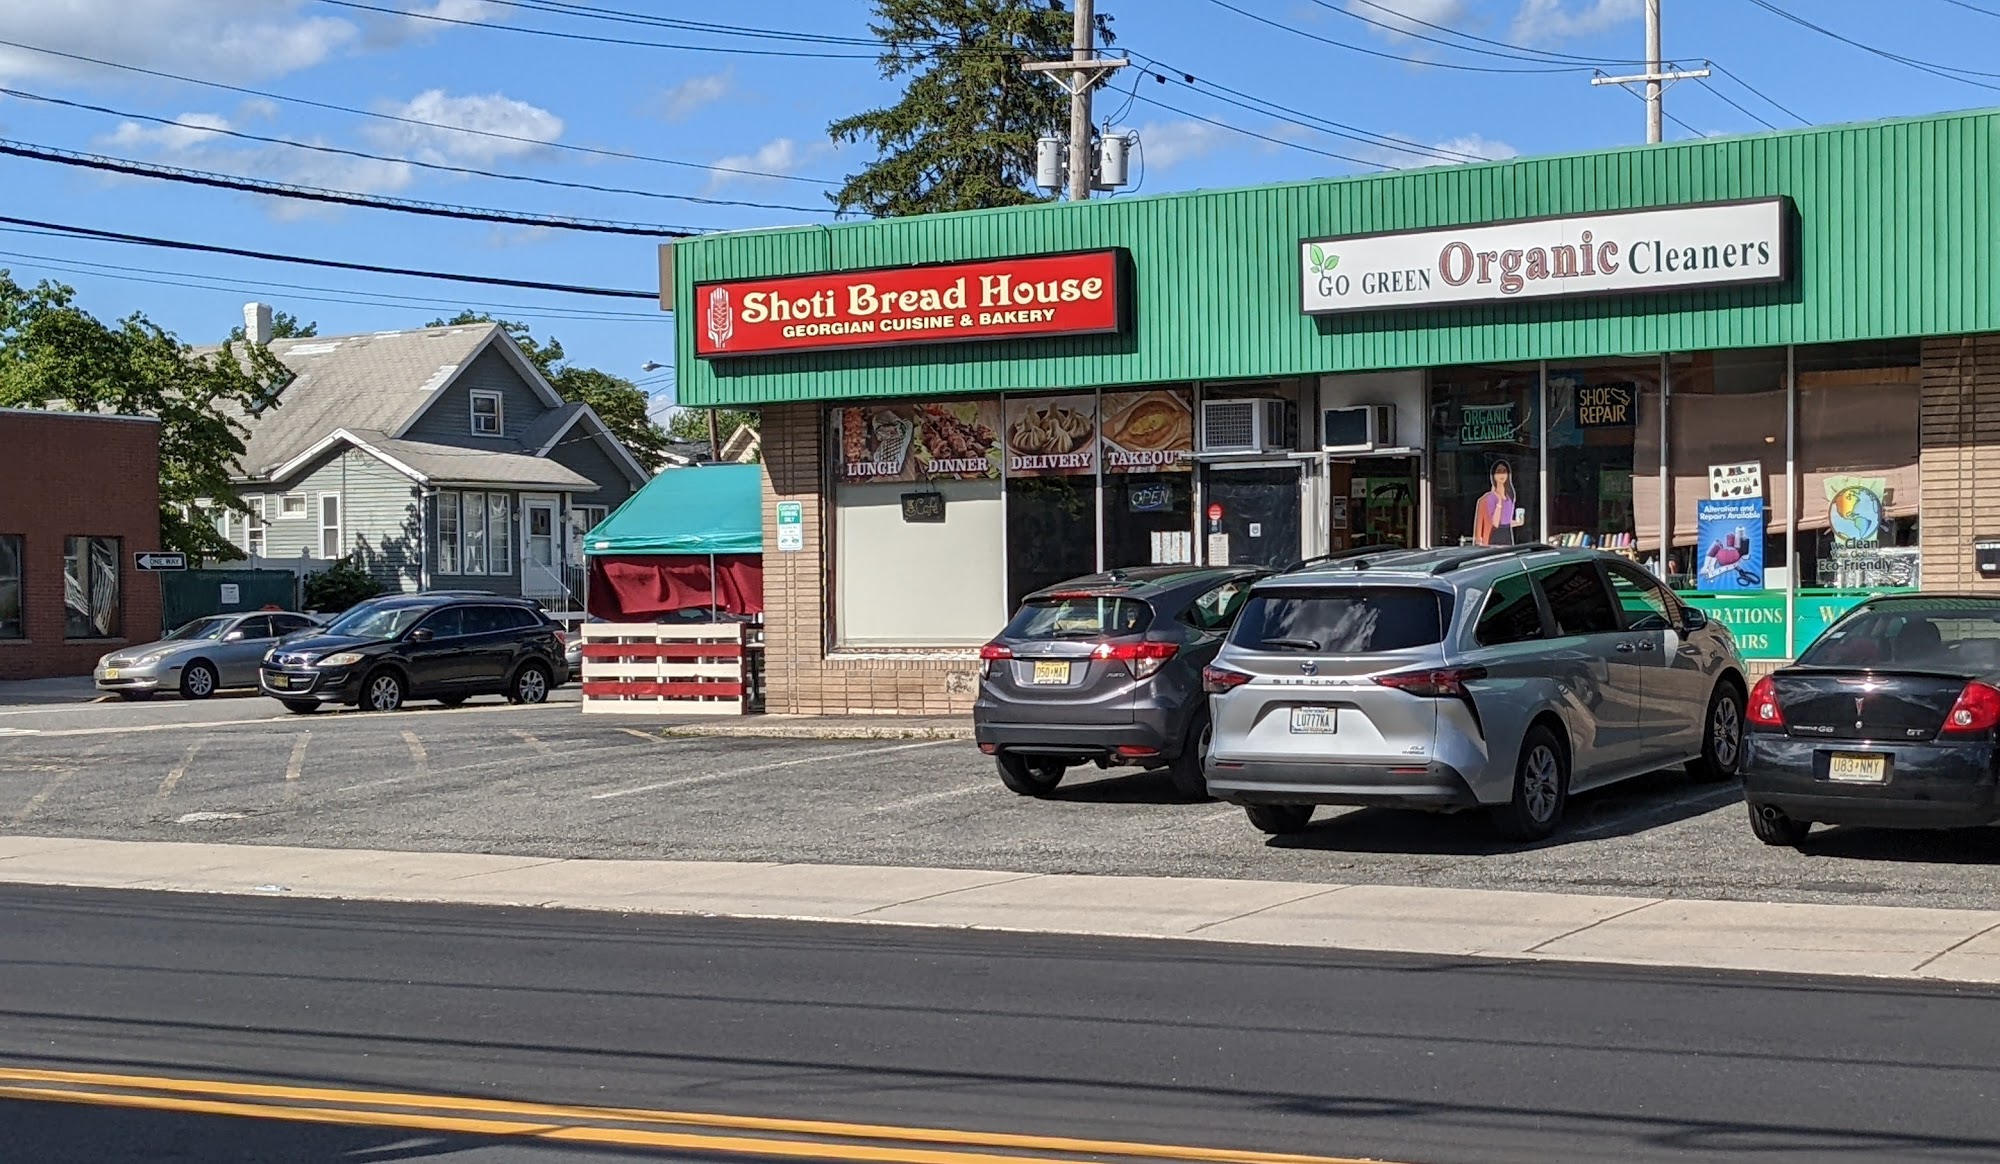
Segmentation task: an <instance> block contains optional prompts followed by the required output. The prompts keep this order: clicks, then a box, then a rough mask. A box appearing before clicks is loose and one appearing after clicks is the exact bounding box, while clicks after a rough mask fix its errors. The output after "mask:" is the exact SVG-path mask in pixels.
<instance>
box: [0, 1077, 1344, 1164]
mask: <svg viewBox="0 0 2000 1164" xmlns="http://www.w3.org/2000/svg"><path fill="white" fill-rule="evenodd" d="M0 1080H11V1081H15V1082H17V1083H45V1084H61V1085H67V1086H61V1087H22V1086H8V1085H6V1084H4V1083H0V1096H9V1095H12V1096H17V1097H22V1098H34V1099H50V1100H62V1101H68V1102H76V1103H100V1104H111V1105H114V1106H129V1107H148V1108H154V1109H158V1110H171V1111H190V1112H206V1113H209V1114H220V1115H251V1116H261V1117H264V1118H269V1119H307V1120H316V1121H320V1122H331V1123H367V1124H373V1125H375V1126H388V1127H401V1128H414V1129H419V1130H434V1131H461V1132H467V1133H474V1134H480V1135H514V1136H535V1137H539V1138H547V1139H575V1140H583V1141H586V1142H592V1143H607V1144H624V1145H628V1146H641V1147H644V1146H651V1147H680V1148H690V1149H702V1150H707V1151H718V1152H736V1153H750V1154H757V1153H761V1154H765V1155H784V1156H801V1157H807V1158H815V1159H825V1158H835V1159H841V1160H867V1161H881V1162H899V1164H1005V1162H1009V1161H1011V1162H1012V1164H1058V1162H1056V1161H1053V1160H1048V1159H1039V1160H1038V1159H1036V1158H1031V1157H1023V1156H1015V1155H1008V1156H992V1155H986V1154H982V1153H976V1152H966V1151H964V1150H963V1149H966V1148H1002V1149H1012V1150H1017V1151H1021V1150H1025V1151H1041V1152H1056V1153H1064V1154H1069V1155H1079V1154H1081V1155H1098V1156H1116V1157H1124V1158H1126V1159H1144V1160H1183V1161H1191V1162H1197V1164H1363V1162H1362V1161H1359V1160H1356V1159H1353V1158H1351V1157H1336V1156H1302V1155H1294V1154H1290V1153H1282V1152H1253V1151H1244V1150H1238V1149H1231V1148H1199V1147H1180V1146H1174V1145H1167V1144H1143V1143H1132V1142H1124V1141H1114V1140H1087V1139H1075V1138H1071V1137H1064V1136H1032V1135H1016V1134H1011V1133H1004V1132H964V1131H957V1130H953V1129H946V1128H908V1127H898V1126H895V1125H887V1124H854V1123H840V1122H834V1121H827V1120H800V1119H783V1118H772V1117H762V1116H729V1115H715V1114H709V1113H705V1112H676V1111H653V1110H649V1109H644V1108H619V1107H579V1106H572V1105H565V1104H543V1103H526V1102H516V1101H512V1100H496V1099H473V1098H458V1097H450V1096H435V1095H420V1094H412V1093H407V1092H391V1091H354V1090H347V1089H341V1088H317V1087H292V1086H285V1085H278V1084H263V1083H230V1082H224V1081H215V1080H195V1079H175V1078H171V1077H163V1076H146V1075H111V1074H103V1073H98V1072H87V1071H53V1070H42V1069H33V1068H0ZM80 1086H96V1087H116V1088H128V1089H134V1090H145V1091H160V1092H168V1093H174V1094H169V1095H154V1096H147V1095H125V1094H116V1093H107V1092H102V1091H80V1090H72V1089H71V1088H73V1087H80ZM184 1095H194V1096H223V1097H228V1098H227V1099H220V1100H217V1099H194V1098H183V1096H184ZM273 1100H292V1101H300V1102H305V1103H334V1104H364V1105H372V1106H376V1107H398V1108H420V1109H430V1110H432V1111H453V1112H476V1113H479V1114H480V1115H482V1116H489V1117H490V1116H509V1117H513V1119H512V1120H511V1121H509V1120H494V1119H476V1118H469V1117H466V1116H444V1115H430V1114H417V1113H399V1112H375V1111H360V1110H355V1109H354V1108H351V1107H347V1108H340V1107H333V1108H328V1107H285V1106H278V1105H276V1104H274V1103H268V1102H254V1101H273ZM243 1101H253V1102H243ZM220 1108H228V1109H230V1110H227V1111H223V1110H219V1109H220ZM238 1109H240V1110H238ZM579 1120H595V1121H599V1122H618V1123H653V1124H672V1125H679V1126H688V1127H698V1128H706V1129H718V1130H727V1131H736V1132H764V1133H775V1134H781V1135H792V1136H819V1137H824V1138H829V1139H835V1140H881V1141H891V1142H903V1143H917V1144H927V1145H934V1146H937V1147H940V1148H948V1149H956V1150H951V1151H930V1150H916V1149H905V1148H882V1147H876V1146H871V1145H865V1144H838V1143H834V1144H828V1143H810V1142H805V1141H800V1140H764V1139H744V1138H741V1137H715V1136H697V1135H692V1134H687V1133H670V1132H657V1131H635V1130H629V1129H618V1128H580V1127H565V1126H554V1125H552V1124H551V1121H579ZM598 1137H653V1138H641V1139H632V1138H598ZM658 1137H668V1138H669V1139H672V1141H673V1142H669V1140H668V1139H658ZM681 1141H686V1142H681ZM885 1153H887V1154H885ZM1378 1164H1379V1162H1378Z"/></svg>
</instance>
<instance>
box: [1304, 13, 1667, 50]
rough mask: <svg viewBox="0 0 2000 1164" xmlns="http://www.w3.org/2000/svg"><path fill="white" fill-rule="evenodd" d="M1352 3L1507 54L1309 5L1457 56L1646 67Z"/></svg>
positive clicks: (1366, 17) (1365, 17)
mask: <svg viewBox="0 0 2000 1164" xmlns="http://www.w3.org/2000/svg"><path fill="white" fill-rule="evenodd" d="M1353 2H1354V3H1357V4H1365V5H1367V6H1368V7H1370V8H1373V9H1376V10H1378V11H1381V12H1386V13H1388V14H1389V15H1391V16H1394V17H1395V18H1396V19H1398V20H1402V21H1406V22H1408V23H1409V24H1421V25H1423V26H1424V27H1425V28H1432V29H1436V30H1438V31H1439V32H1444V33H1448V34H1450V35H1452V36H1457V37H1463V38H1465V39H1467V40H1475V41H1478V42H1480V43H1481V44H1489V45H1493V46H1496V48H1498V49H1504V50H1507V51H1504V52H1501V51H1495V49H1485V48H1478V47H1476V46H1474V45H1469V44H1457V43H1455V42H1453V41H1448V40H1440V39H1439V38H1437V37H1435V36H1425V35H1424V34H1423V33H1421V32H1414V31H1412V30H1410V29H1409V28H1407V27H1405V26H1403V25H1398V24H1390V23H1389V22H1387V21H1383V20H1376V19H1375V18H1374V17H1371V16H1363V15H1362V14H1361V13H1359V12H1356V11H1354V10H1353V9H1351V8H1342V7H1341V6H1339V5H1338V4H1334V3H1331V2H1330V0H1312V3H1314V4H1317V5H1319V6H1320V7H1321V8H1324V9H1326V10H1327V11H1329V12H1336V13H1339V14H1340V15H1342V16H1345V17H1348V18H1349V19H1352V20H1359V21H1361V22H1362V23H1363V24H1370V25H1373V26H1375V27H1376V28H1380V29H1386V30H1387V31H1389V32H1393V33H1396V34H1397V35H1399V36H1407V37H1410V38H1412V39H1414V40H1423V41H1429V42H1430V43H1432V44H1437V45H1443V46H1444V47H1446V48H1449V49H1457V50H1458V51H1460V52H1467V53H1478V54H1479V55H1481V56H1489V57H1499V58H1500V59H1502V60H1511V61H1533V62H1535V63H1537V64H1555V63H1558V62H1562V63H1568V64H1577V65H1639V64H1644V63H1645V62H1644V61H1639V60H1626V59H1619V58H1615V57H1579V56H1574V55H1572V54H1570V53H1558V52H1550V51H1548V50H1546V49H1538V48H1530V47H1528V46H1527V45H1518V44H1509V43H1508V42H1506V41H1504V40H1493V39H1491V38H1488V37H1483V36H1474V35H1473V34H1472V33H1469V32H1461V31H1459V30H1458V29H1456V28H1451V27H1449V26H1447V25H1442V24H1432V23H1431V22H1430V21H1428V20H1420V19H1418V18H1417V17H1415V16H1411V15H1408V14H1406V13H1402V12H1397V11H1396V10H1395V9H1393V8H1384V7H1383V6H1382V5H1380V4H1374V3H1370V0H1353Z"/></svg>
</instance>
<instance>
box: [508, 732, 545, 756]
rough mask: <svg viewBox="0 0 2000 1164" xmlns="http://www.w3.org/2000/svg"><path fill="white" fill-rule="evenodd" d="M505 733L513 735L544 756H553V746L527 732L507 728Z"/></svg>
mask: <svg viewBox="0 0 2000 1164" xmlns="http://www.w3.org/2000/svg"><path fill="white" fill-rule="evenodd" d="M507 734H508V735H510V736H513V737H514V738H515V739H517V740H519V741H521V742H522V743H524V744H526V745H528V746H529V747H531V748H533V749H535V750H536V751H537V752H540V753H541V754H542V755H544V756H553V755H555V754H556V750H555V749H554V748H551V747H549V746H548V745H547V744H545V743H543V742H542V741H540V740H538V739H536V738H535V737H534V736H532V735H530V734H529V733H527V732H524V731H521V730H519V729H517V728H509V729H507Z"/></svg>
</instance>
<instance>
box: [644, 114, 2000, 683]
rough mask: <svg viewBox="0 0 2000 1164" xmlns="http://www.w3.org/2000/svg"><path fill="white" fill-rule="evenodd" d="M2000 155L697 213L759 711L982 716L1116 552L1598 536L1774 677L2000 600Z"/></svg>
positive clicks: (1214, 553)
mask: <svg viewBox="0 0 2000 1164" xmlns="http://www.w3.org/2000/svg"><path fill="white" fill-rule="evenodd" d="M1995 158H2000V112H1995V111H1978V112H1970V113H1953V114H1942V115H1938V116H1932V117H1922V118H1912V119H1904V120H1894V121H1884V122H1878V123H1872V124H1866V125H1846V126H1828V127H1815V128H1810V129H1805V130H1799V131H1792V132H1784V133H1770V134H1756V135H1749V136H1745V137H1739V138H1703V139H1699V140H1696V141H1688V142H1674V143H1666V144H1657V145H1649V146H1642V147H1633V148H1626V149H1616V150H1604V151H1597V152H1591V153H1583V154H1575V155H1569V156H1560V157H1546V158H1521V159H1513V160H1508V161H1504V162H1495V163H1490V164H1475V165H1463V166H1447V167H1437V168H1432V169H1425V170H1408V171H1399V172H1395V173H1389V174H1381V175H1366V176H1359V177H1351V178H1340V179H1331V180H1323V181H1312V182H1300V183H1292V184H1287V185H1277V186H1264V187H1256V188H1251V189H1243V190H1224V191H1197V192H1192V193H1184V194H1168V195H1160V196H1156V197H1146V198H1130V197H1120V198H1111V199H1104V200H1100V201H1093V202H1089V203H1084V204H1074V203H1071V204H1051V205H1037V206H1026V207H1014V208H1007V209H1000V210H990V211H975V212H971V213H965V214H953V215H926V216H920V217H912V218H902V219H885V220H881V221H874V222H863V223H854V224H843V225H837V226H831V227H818V226H815V227H811V228H799V229H778V230H760V231H745V232H739V233H734V234H716V235H705V236H702V237H700V238H697V239H692V240H687V241H684V242H679V243H676V244H673V246H672V249H671V253H670V255H669V256H668V258H667V259H666V260H664V261H663V263H662V270H663V271H666V272H668V273H669V274H670V275H671V281H670V282H669V283H668V284H667V285H666V286H665V287H663V300H664V302H663V305H664V306H667V307H670V308H671V307H674V306H676V305H678V307H679V310H678V311H677V312H676V313H675V316H674V321H675V328H676V355H677V366H678V368H679V397H678V398H679V401H680V403H682V404H685V405H691V406H707V405H712V406H720V407H732V408H757V409H759V410H760V411H761V414H762V417H763V451H764V459H765V463H766V465H767V466H768V470H767V475H766V492H767V496H766V506H765V508H766V515H765V520H766V523H767V528H766V536H765V544H766V547H767V552H766V556H765V575H764V577H765V601H766V612H765V620H766V643H767V646H768V652H769V653H768V667H769V674H768V682H769V707H770V708H771V710H773V711H779V712H803V713H815V712H829V713H840V712H864V711H878V712H888V713H895V712H936V711H942V710H959V709H964V708H966V707H969V706H970V703H971V700H972V697H973V695H974V692H975V690H976V679H977V674H978V670H979V665H980V664H979V658H978V651H979V647H980V645H981V644H982V643H984V642H986V641H987V640H988V639H989V638H990V636H991V635H993V634H994V633H995V632H996V631H997V630H998V629H999V628H1000V627H1001V626H1002V625H1003V624H1004V622H1005V621H1006V619H1007V617H1008V615H1009V613H1010V611H1011V610H1012V609H1013V608H1014V606H1015V604H1016V603H1018V601H1019V600H1020V598H1021V597H1022V595H1024V594H1026V593H1028V592H1029V591H1031V590H1033V589H1036V588H1038V587H1042V586H1046V585H1049V584H1051V583H1053V582H1056V581H1059V580H1061V579H1064V578H1068V577H1074V576H1077V575H1081V574H1086V573H1089V572H1091V571H1093V570H1099V569H1111V568H1116V567H1122V566H1134V565H1148V564H1158V565H1173V564H1202V563H1210V564H1214V563H1221V562H1230V563H1237V562H1258V563H1263V564H1267V565H1270V566H1273V567H1282V566H1285V565H1288V564H1290V563H1291V562H1294V561H1297V560H1299V559H1301V558H1307V557H1311V556H1314V555H1319V554H1327V553H1332V552H1337V551H1340V550H1343V549H1347V548H1351V547H1355V546H1361V545H1373V544H1381V543H1394V544H1401V545H1411V546H1437V545H1459V544H1481V545H1504V544H1513V543H1517V542H1518V543H1527V542H1549V543H1555V544H1561V545H1586V546H1595V547H1600V548H1604V549H1608V550H1612V551H1615V552H1619V553H1623V554H1625V555H1627V556H1629V557H1630V558H1632V559H1633V560H1634V561H1637V562H1639V563H1642V564H1644V565H1645V566H1646V567H1648V568H1650V569H1651V570H1653V571H1654V572H1655V574H1656V575H1657V576H1658V577H1659V578H1660V579H1662V580H1663V581H1664V582H1666V583H1667V584H1668V585H1670V586H1671V587H1672V588H1673V589H1674V590H1675V591H1676V592H1677V593H1678V594H1679V595H1680V596H1681V598H1682V600H1683V601H1685V602H1686V603H1688V604H1690V605H1693V606H1696V607H1699V608H1701V609H1703V610H1705V611H1707V612H1708V613H1709V614H1710V615H1711V616H1712V617H1714V618H1716V619H1718V620H1720V621H1721V622H1723V623H1724V624H1726V625H1728V626H1729V627H1730V628H1731V629H1732V630H1733V631H1734V632H1735V635H1736V638H1737V642H1738V644H1739V647H1740V648H1741V649H1742V651H1743V654H1744V655H1745V657H1746V658H1748V659H1750V660H1751V661H1752V663H1753V665H1754V666H1756V667H1758V668H1760V669H1764V668H1769V667H1772V666H1775V665H1777V664H1778V663H1779V662H1781V661H1783V660H1785V659H1790V658H1795V657H1797V655H1798V654H1799V653H1800V652H1801V651H1803V650H1804V649H1805V648H1806V647H1807V646H1808V645H1809V644H1810V643H1811V642H1812V641H1813V640H1814V639H1815V638H1816V637H1817V636H1818V635H1819V634H1820V633H1821V632H1822V631H1823V630H1824V629H1825V628H1826V626H1827V625H1828V623H1829V622H1830V621H1831V620H1833V619H1835V618H1838V617H1839V616H1840V615H1841V614H1842V613H1843V612H1845V611H1846V610H1848V609H1850V608H1852V607H1853V606H1854V605H1855V604H1856V603H1858V602H1860V601H1862V600H1863V599H1864V598H1866V597H1868V596H1870V595H1873V594H1880V593H1884V592H1891V591H1897V590H1914V589H1928V590H1952V591H1987V590H2000V565H1996V564H2000V485H1996V483H1995V482H1996V476H1995V475H1996V474H1997V473H2000V293H1996V284H1995V281H1994V278H1995V276H1994V271H1995V270H1996V259H2000V227H1996V224H2000V166H1996V164H1995V161H1994V159H1995ZM773 535H776V536H773ZM787 535H789V537H788V536H787ZM771 547H775V550H773V549H772V548H771ZM1982 563H1983V564H1984V565H1983V568H1982Z"/></svg>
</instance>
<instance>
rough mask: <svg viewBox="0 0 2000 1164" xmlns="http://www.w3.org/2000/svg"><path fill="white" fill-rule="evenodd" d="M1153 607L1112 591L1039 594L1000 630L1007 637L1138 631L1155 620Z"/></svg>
mask: <svg viewBox="0 0 2000 1164" xmlns="http://www.w3.org/2000/svg"><path fill="white" fill-rule="evenodd" d="M1152 621H1153V608H1152V607H1150V606H1147V605H1146V604H1145V603H1143V602H1141V601H1139V600H1138V599H1136V598H1120V597H1118V596H1116V595H1111V594H1101V595H1100V594H1091V595H1082V596H1078V597H1061V598H1037V599H1032V600H1030V601H1029V602H1027V603H1025V604H1024V605H1022V607H1021V609H1020V611H1019V612H1018V613H1016V614H1015V615H1014V621H1012V622H1010V623H1008V624H1007V629H1006V630H1004V631H1001V632H1000V637H1002V638H1007V639H1096V638H1103V637H1105V636H1107V635H1136V634H1138V633H1139V632H1141V631H1143V630H1145V629H1146V628H1147V627H1148V626H1150V625H1151V624H1152Z"/></svg>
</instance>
